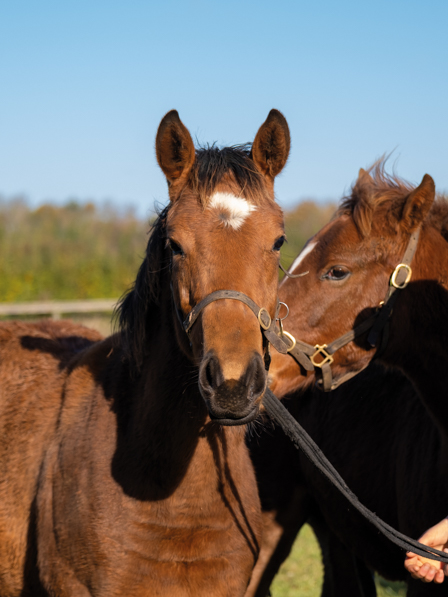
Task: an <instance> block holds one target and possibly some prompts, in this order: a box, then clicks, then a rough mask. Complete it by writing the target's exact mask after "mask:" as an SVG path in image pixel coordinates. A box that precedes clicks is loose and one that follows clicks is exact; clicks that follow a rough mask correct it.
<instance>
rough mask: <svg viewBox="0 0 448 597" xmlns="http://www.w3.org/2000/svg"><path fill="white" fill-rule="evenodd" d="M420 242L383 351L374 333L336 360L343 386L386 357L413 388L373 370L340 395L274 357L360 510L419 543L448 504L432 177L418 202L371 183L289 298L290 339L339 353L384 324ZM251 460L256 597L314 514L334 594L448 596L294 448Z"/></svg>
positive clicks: (320, 242)
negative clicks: (402, 583) (403, 584)
mask: <svg viewBox="0 0 448 597" xmlns="http://www.w3.org/2000/svg"><path fill="white" fill-rule="evenodd" d="M416 230H420V238H419V240H418V243H417V245H416V247H415V251H414V256H413V258H412V260H411V264H410V267H411V269H412V277H411V280H410V281H408V282H409V283H408V284H405V283H403V282H401V283H400V282H399V283H398V284H397V285H399V286H403V288H401V289H397V293H398V294H397V299H396V302H395V305H394V310H393V312H392V314H391V315H390V317H389V322H388V325H389V328H390V329H389V330H388V341H387V343H385V342H384V343H381V342H379V343H378V344H379V345H380V346H381V344H382V346H381V348H382V350H381V352H380V353H378V352H377V350H376V349H375V348H373V347H372V346H371V345H370V344H369V343H368V336H369V334H370V332H369V331H365V330H364V332H363V334H360V335H358V336H357V337H356V338H355V340H354V341H353V342H351V343H348V344H346V345H345V346H344V347H343V348H340V349H339V350H338V351H336V352H335V353H334V354H333V355H331V356H333V357H334V363H333V364H332V365H331V366H332V367H333V368H334V370H333V375H334V376H335V378H336V380H338V378H339V377H340V376H341V375H344V374H346V373H347V372H353V371H358V370H360V369H361V368H362V367H364V366H365V365H366V364H368V363H369V362H370V361H371V359H372V357H373V356H374V355H375V356H376V360H377V361H383V362H384V363H385V364H388V365H392V366H395V367H397V369H398V368H399V369H401V371H402V372H403V373H405V375H406V376H407V377H408V378H409V380H411V381H412V383H413V384H414V386H413V385H411V383H409V382H408V381H406V379H405V378H403V377H402V375H401V374H400V373H399V372H398V371H393V370H391V371H388V372H387V373H386V371H385V370H384V369H383V368H382V367H381V366H380V365H377V364H372V365H371V366H370V367H368V368H367V369H366V371H365V372H362V373H360V375H359V376H358V377H355V378H354V379H353V380H351V381H348V382H347V383H346V384H344V385H342V386H341V387H340V388H338V389H337V390H335V391H333V392H332V393H331V395H328V394H324V393H322V392H321V391H319V390H317V389H314V388H311V387H310V384H311V383H312V382H313V381H314V376H313V375H311V377H310V376H309V375H308V378H305V377H304V374H305V372H304V371H303V369H301V367H300V366H299V365H298V364H297V363H296V362H295V361H294V360H293V359H292V358H290V357H285V356H281V355H274V357H273V363H272V368H271V375H272V377H273V382H272V388H273V389H274V391H275V392H276V393H277V395H279V396H284V395H285V394H289V395H290V396H291V398H293V400H290V401H289V400H287V401H286V404H287V405H288V407H289V408H290V410H291V412H292V413H293V414H294V416H295V417H296V418H297V419H298V420H299V421H300V423H301V424H302V425H303V426H304V427H305V429H306V430H307V431H308V432H309V433H310V435H311V436H312V437H313V438H314V439H315V441H316V442H317V443H318V445H319V446H320V447H321V448H322V449H323V451H324V453H325V454H326V455H327V456H328V458H329V459H330V460H331V461H332V462H333V464H334V465H335V467H336V468H337V469H338V471H339V472H340V474H341V475H342V477H343V478H344V480H345V481H346V482H347V484H348V485H349V486H350V488H351V489H352V490H353V491H354V492H355V494H356V495H357V496H358V497H359V499H360V500H361V501H362V502H363V503H364V504H365V505H366V506H367V507H369V508H370V509H371V510H373V511H375V512H376V513H377V514H378V515H379V516H380V517H382V518H383V519H384V520H386V521H387V522H389V524H391V525H393V526H395V527H396V528H398V529H399V530H400V531H402V532H404V533H406V534H408V535H410V536H413V537H415V538H417V537H418V536H420V535H421V533H422V532H423V531H424V530H426V528H428V527H429V526H431V525H433V524H434V523H435V522H437V521H438V520H440V519H441V518H443V517H444V516H445V515H446V507H447V503H448V483H447V473H448V464H447V463H448V447H447V445H448V444H447V440H448V437H447V426H448V416H447V414H446V413H445V408H446V407H445V404H444V402H445V401H444V396H445V394H446V390H445V389H444V387H443V373H442V372H441V371H439V369H438V366H439V364H441V366H442V368H443V367H444V365H443V363H444V362H445V360H446V358H447V356H448V355H447V350H446V347H444V345H443V339H444V338H445V337H446V336H447V332H448V330H447V329H446V328H447V315H448V300H447V299H448V294H447V283H448V280H447V276H446V272H447V271H448V268H447V265H448V263H447V261H448V244H447V242H446V240H448V202H447V201H445V200H443V199H442V198H440V199H436V200H435V201H434V184H433V182H432V179H430V177H427V176H426V177H424V179H423V182H422V184H421V185H420V186H419V187H418V188H417V189H413V188H411V187H410V186H409V185H408V184H406V183H404V182H403V181H401V180H399V179H398V178H396V177H389V176H387V175H386V174H385V172H384V165H383V163H379V164H377V165H376V166H375V167H374V168H373V169H372V170H371V172H370V173H366V172H364V171H361V172H360V177H359V179H358V181H357V183H356V184H355V186H354V188H353V192H352V195H351V196H350V197H348V198H346V199H345V200H344V201H343V203H342V205H341V207H340V209H339V210H338V212H337V214H336V217H335V218H334V219H333V220H332V221H331V222H330V224H328V225H327V226H326V227H325V228H323V229H322V230H321V231H320V232H319V233H318V234H316V235H315V236H314V237H313V238H312V239H310V241H309V242H308V244H307V246H306V247H305V249H304V250H303V251H302V253H301V255H299V257H298V258H297V259H296V261H295V263H294V264H293V266H292V268H291V273H293V274H298V273H300V272H306V271H308V272H309V273H308V274H306V275H305V276H303V277H301V278H297V279H290V278H285V280H284V282H283V283H282V285H281V288H280V298H281V300H282V301H285V302H286V303H288V305H289V307H290V310H291V316H290V318H289V320H288V332H290V333H292V334H293V335H294V336H295V337H296V338H299V339H300V340H305V341H306V342H307V343H309V344H311V345H313V344H314V345H319V346H321V347H323V346H324V345H325V344H327V343H328V345H329V346H331V343H332V342H334V341H335V340H337V338H339V337H340V336H342V335H344V334H345V333H346V332H347V331H348V330H350V329H351V328H357V327H358V328H359V325H360V323H361V324H362V322H363V321H365V320H366V319H368V318H369V317H371V316H372V314H373V313H375V312H376V311H377V309H376V306H377V305H379V304H380V302H381V301H382V300H383V299H384V298H385V295H386V288H387V284H388V281H389V278H390V277H391V274H392V272H394V271H395V270H396V266H397V265H398V264H399V263H400V262H401V261H402V257H403V255H404V254H405V253H406V247H407V246H408V244H409V238H410V236H411V235H413V234H414V235H415V231H416ZM399 269H406V268H399ZM381 309H384V306H383V307H381ZM378 312H379V313H381V310H378ZM374 319H375V320H376V318H374ZM383 329H384V328H383ZM326 348H328V346H327V347H326ZM322 354H324V353H323V352H321V355H322ZM435 355H437V359H435ZM432 359H434V360H432ZM434 364H436V367H434ZM425 379H426V383H425ZM414 387H415V388H416V390H417V392H418V394H417V393H416V390H415V389H414ZM279 433H280V435H281V432H279ZM276 435H279V434H276ZM250 447H251V453H252V456H253V459H254V462H255V464H256V468H257V475H258V478H259V484H260V492H261V497H262V502H263V507H264V509H265V510H266V512H265V521H266V522H265V526H266V529H267V533H266V536H265V538H264V547H263V550H262V554H261V558H260V564H259V565H258V566H257V568H258V569H257V570H256V572H255V574H254V578H253V582H252V585H251V589H250V591H249V592H248V595H257V597H264V596H265V595H266V588H267V587H268V586H269V584H270V581H271V580H272V578H273V575H274V574H275V572H276V570H277V569H278V566H279V565H280V563H281V561H282V559H283V558H284V557H286V555H287V553H288V550H289V549H290V547H291V544H292V541H293V540H294V538H295V534H296V533H297V531H298V529H299V528H300V526H301V525H302V524H303V522H304V521H305V520H306V518H307V516H309V515H310V514H311V515H313V516H316V513H317V516H318V517H319V518H320V519H322V517H323V519H324V522H325V524H326V529H324V533H322V525H321V524H319V525H318V530H319V532H320V534H321V536H322V535H325V537H324V539H325V543H324V556H325V557H324V559H325V560H326V564H329V565H330V569H329V571H327V572H326V576H325V584H324V593H323V594H325V595H335V596H336V595H340V594H344V592H345V594H350V595H353V596H355V595H356V596H359V597H363V596H365V595H375V594H376V593H375V588H374V585H373V582H372V579H371V577H370V575H369V573H368V570H367V569H366V567H365V564H368V566H369V567H370V568H371V569H374V570H377V571H379V572H380V573H381V574H382V575H383V576H385V577H387V578H390V579H393V580H406V581H407V582H408V595H412V596H413V597H415V596H417V595H418V596H423V595H425V596H429V595H439V594H440V595H441V594H444V593H445V592H446V589H444V588H443V586H434V585H432V584H431V585H425V584H424V583H422V582H421V581H417V580H414V579H412V578H410V576H409V575H408V574H407V573H406V571H405V570H404V567H403V560H404V554H403V552H401V550H399V549H398V548H396V547H395V546H393V545H392V544H389V543H388V542H387V541H386V540H385V539H384V538H382V537H380V536H378V533H377V531H376V529H374V528H373V527H370V525H369V524H368V523H366V522H365V521H363V520H362V519H361V517H360V515H359V514H358V513H357V512H354V511H353V510H352V509H351V508H348V507H347V503H346V502H345V500H344V499H343V498H342V497H341V496H340V495H338V493H337V491H336V490H335V489H334V488H333V487H331V486H329V484H328V483H327V482H326V480H325V479H324V478H323V477H322V475H320V473H319V472H318V471H316V470H315V469H314V467H313V466H312V465H310V463H309V462H308V461H307V459H306V458H305V457H303V455H302V454H300V453H297V452H295V451H294V450H292V449H291V446H289V445H288V440H286V441H285V438H281V437H280V436H279V437H273V436H272V433H269V434H264V435H263V436H262V437H261V438H259V439H253V440H252V441H251V442H250ZM273 463H275V468H274V466H273ZM279 463H281V465H280V464H279ZM288 469H289V470H290V473H289V475H288V474H287V472H286V471H287V470H288ZM291 471H293V472H292V473H291ZM273 486H274V487H275V489H273ZM285 521H287V522H286V523H285ZM355 554H356V555H355ZM344 574H345V575H346V576H345V577H344ZM348 587H351V588H350V589H349V588H348ZM347 591H348V592H347Z"/></svg>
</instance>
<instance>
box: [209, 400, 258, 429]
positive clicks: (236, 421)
mask: <svg viewBox="0 0 448 597" xmlns="http://www.w3.org/2000/svg"><path fill="white" fill-rule="evenodd" d="M259 413H260V409H259V407H258V405H257V406H255V407H254V408H253V409H252V410H251V412H250V413H249V414H248V415H246V416H245V417H240V418H237V417H235V418H231V419H230V418H225V417H214V416H213V414H212V413H210V412H209V415H210V419H211V420H212V421H213V422H214V423H219V425H226V426H228V427H230V426H235V425H246V423H250V422H251V421H253V420H254V419H256V418H257V417H258V415H259Z"/></svg>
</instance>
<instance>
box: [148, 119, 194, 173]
mask: <svg viewBox="0 0 448 597" xmlns="http://www.w3.org/2000/svg"><path fill="white" fill-rule="evenodd" d="M156 155H157V161H158V162H159V166H160V167H161V169H162V171H163V173H164V174H165V176H166V178H167V180H168V183H172V182H174V181H175V180H177V179H179V178H180V177H181V176H182V175H183V174H188V172H189V171H190V169H191V167H192V166H193V163H194V159H195V149H194V143H193V140H192V138H191V135H190V133H189V132H188V129H187V128H186V126H185V125H184V124H183V123H182V121H181V119H180V118H179V114H178V113H177V110H171V111H170V112H168V114H165V116H164V117H163V118H162V121H161V123H160V124H159V129H158V131H157V136H156Z"/></svg>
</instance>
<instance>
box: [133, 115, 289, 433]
mask: <svg viewBox="0 0 448 597" xmlns="http://www.w3.org/2000/svg"><path fill="white" fill-rule="evenodd" d="M289 147H290V137H289V129H288V125H287V122H286V120H285V118H284V117H283V115H282V114H281V113H280V112H278V111H277V110H271V112H270V114H269V116H268V118H267V120H266V121H265V123H264V124H263V125H262V126H261V127H260V129H259V131H258V133H257V135H256V137H255V140H254V142H253V144H252V146H251V147H250V146H235V147H226V148H223V149H218V148H216V147H215V146H211V147H208V148H205V149H198V150H196V149H195V147H194V144H193V141H192V139H191V136H190V133H189V132H188V130H187V129H186V127H185V126H184V124H183V123H182V122H181V120H180V119H179V115H178V113H177V112H176V111H175V110H173V111H171V112H168V114H166V116H165V117H164V118H163V119H162V121H161V123H160V126H159V129H158V132H157V137H156V154H157V160H158V162H159V165H160V167H161V169H162V171H163V172H164V174H165V176H166V179H167V182H168V189H169V199H170V204H169V206H168V208H167V209H166V210H165V213H164V222H163V236H164V240H163V242H164V252H165V253H164V255H165V257H166V260H167V261H168V262H169V265H170V276H169V278H170V279H169V293H170V295H171V298H170V302H171V303H172V319H173V325H174V326H175V330H176V337H177V343H178V345H179V346H180V347H181V349H182V350H183V352H184V353H185V354H186V355H187V356H188V357H189V358H190V359H191V360H192V361H193V362H194V363H195V364H196V365H197V366H198V367H199V389H200V392H201V394H202V396H203V398H204V400H205V402H206V404H207V407H208V410H209V413H210V415H211V417H212V418H214V419H216V420H218V421H219V420H220V421H221V422H224V423H227V424H231V423H232V421H235V422H238V423H243V422H246V421H247V420H251V418H253V417H254V416H255V415H256V414H257V412H258V403H259V402H260V400H261V397H262V395H263V393H264V390H265V387H266V378H267V374H266V370H265V357H266V349H267V346H266V344H267V343H266V342H265V341H264V337H263V335H262V329H261V327H260V321H259V319H258V317H257V314H254V312H253V310H252V309H251V308H250V307H249V306H248V305H247V304H244V302H241V301H240V300H233V299H230V298H225V297H224V298H223V297H221V296H220V297H219V300H214V301H212V302H210V303H209V304H206V305H205V306H203V308H201V310H200V312H199V313H197V314H196V312H195V311H194V310H195V308H196V307H197V306H198V305H199V304H200V303H201V301H203V300H204V299H206V298H207V297H209V296H210V295H211V294H212V293H216V292H217V291H224V290H231V291H236V293H240V294H239V295H238V296H242V295H246V296H247V297H249V299H251V300H252V301H253V302H254V303H255V304H256V305H257V306H258V308H263V309H265V310H266V311H267V312H268V313H269V315H270V317H271V318H272V319H273V318H274V317H275V314H276V307H277V290H278V266H279V252H280V247H281V245H282V243H283V241H284V228H283V215H282V211H281V209H280V207H279V206H278V205H277V204H276V203H275V198H274V178H275V176H276V175H277V174H278V173H279V172H280V171H281V170H282V168H283V166H284V165H285V163H286V160H287V158H288V153H289ZM150 243H151V241H150ZM137 285H139V282H136V286H137ZM140 286H143V284H140ZM141 296H142V294H141V293H140V297H141ZM213 297H215V298H216V295H213ZM201 307H202V303H201ZM191 313H195V314H196V315H197V317H196V319H195V321H194V323H193V324H192V325H191V327H189V329H188V333H187V332H186V331H185V327H184V325H183V322H184V321H185V320H186V319H187V317H188V316H189V315H190V314H191ZM265 315H266V316H267V314H265ZM127 323H129V321H128V322H127ZM134 327H135V326H134Z"/></svg>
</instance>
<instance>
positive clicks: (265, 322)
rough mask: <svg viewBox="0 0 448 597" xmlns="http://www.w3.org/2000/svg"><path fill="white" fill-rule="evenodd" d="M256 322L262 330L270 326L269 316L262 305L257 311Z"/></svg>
mask: <svg viewBox="0 0 448 597" xmlns="http://www.w3.org/2000/svg"><path fill="white" fill-rule="evenodd" d="M258 323H259V324H260V327H261V328H263V330H268V329H269V328H270V327H271V316H270V315H269V313H268V312H267V310H266V309H265V308H264V307H261V309H260V310H259V311H258Z"/></svg>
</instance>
